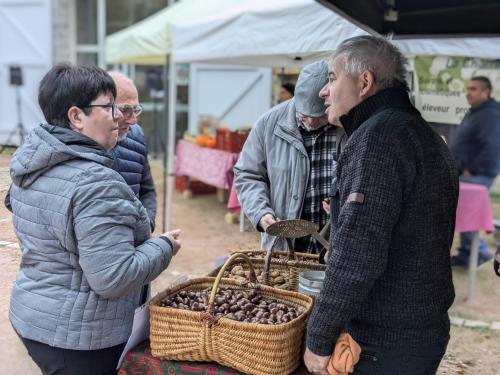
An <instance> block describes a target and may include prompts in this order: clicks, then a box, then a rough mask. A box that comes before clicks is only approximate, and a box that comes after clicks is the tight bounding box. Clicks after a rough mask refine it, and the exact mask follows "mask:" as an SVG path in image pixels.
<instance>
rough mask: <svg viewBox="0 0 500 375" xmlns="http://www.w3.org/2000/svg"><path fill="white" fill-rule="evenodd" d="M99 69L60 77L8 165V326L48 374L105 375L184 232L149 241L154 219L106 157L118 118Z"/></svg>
mask: <svg viewBox="0 0 500 375" xmlns="http://www.w3.org/2000/svg"><path fill="white" fill-rule="evenodd" d="M115 96H116V89H115V85H114V83H113V80H112V79H111V77H110V76H109V75H108V74H107V73H106V72H105V71H104V70H102V69H99V68H97V67H72V66H69V65H58V66H55V67H53V68H52V69H51V70H50V71H49V72H48V73H47V75H46V76H45V77H44V78H43V79H42V81H41V84H40V90H39V97H38V100H39V104H40V107H41V109H42V111H43V113H44V115H45V118H46V120H47V121H48V123H49V124H50V125H48V124H44V125H41V126H38V127H36V128H35V129H34V130H33V131H32V132H31V133H30V135H29V136H28V138H27V139H26V141H25V142H24V143H23V144H22V145H21V146H20V147H19V148H18V150H17V151H16V153H15V154H14V156H13V158H12V162H11V170H10V173H11V177H12V180H13V183H12V185H11V189H10V195H9V196H8V197H7V203H8V204H10V206H11V208H12V212H13V221H14V228H15V232H16V235H17V237H18V239H19V244H20V247H21V250H22V261H21V266H20V270H19V273H18V274H17V278H16V282H15V285H14V287H13V290H12V297H11V304H10V310H9V317H10V321H11V323H12V325H13V327H14V329H15V330H16V332H17V333H18V335H19V336H20V337H21V339H22V341H23V343H24V344H25V346H26V347H27V349H28V352H29V354H30V355H31V357H32V358H33V360H34V361H35V362H36V364H37V365H38V366H39V367H40V368H41V370H42V372H43V373H44V374H72V375H74V374H110V373H114V371H115V368H116V364H117V361H118V358H119V356H120V354H121V351H122V350H123V347H124V344H125V343H126V341H127V339H128V337H129V335H130V332H131V328H132V320H133V316H134V309H135V308H136V307H137V306H138V303H139V299H140V292H141V287H142V286H143V285H145V284H147V283H149V282H151V281H152V280H153V279H154V278H156V277H157V276H158V275H159V274H160V273H161V272H162V271H163V270H164V269H165V268H166V267H167V266H168V264H169V262H170V259H171V258H172V256H173V255H175V254H176V252H177V251H178V250H179V247H180V242H179V240H178V236H179V231H174V232H170V233H164V234H163V235H161V236H160V237H157V238H151V232H150V224H149V219H148V215H147V213H146V210H145V208H144V207H143V206H142V204H141V202H140V201H139V200H138V199H137V198H136V197H135V196H134V194H133V192H132V191H131V190H130V188H129V187H128V185H127V184H126V183H125V181H124V180H123V179H122V177H121V176H120V175H119V174H118V173H117V172H115V171H113V170H112V169H111V168H109V166H110V165H111V163H112V159H111V157H110V156H109V154H107V151H108V150H110V149H111V148H112V147H113V146H114V145H115V144H116V141H117V136H118V125H117V120H118V119H119V118H120V117H121V113H120V111H119V110H118V108H117V107H116V106H115V104H114V99H115Z"/></svg>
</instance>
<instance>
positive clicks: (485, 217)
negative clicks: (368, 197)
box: [227, 182, 494, 232]
mask: <svg viewBox="0 0 500 375" xmlns="http://www.w3.org/2000/svg"><path fill="white" fill-rule="evenodd" d="M227 207H228V208H229V209H231V210H233V211H235V212H236V213H238V214H239V212H240V208H241V207H240V202H239V201H238V196H237V195H236V189H235V187H234V183H233V185H232V186H231V193H230V194H229V201H228V203H227ZM456 215H457V216H456V223H455V231H456V232H473V231H485V232H492V231H493V230H494V226H493V213H492V210H491V204H490V196H489V194H488V190H487V189H486V188H485V187H484V186H482V185H475V184H468V183H465V182H460V191H459V196H458V205H457V214H456Z"/></svg>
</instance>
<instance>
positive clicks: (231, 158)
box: [175, 140, 239, 190]
mask: <svg viewBox="0 0 500 375" xmlns="http://www.w3.org/2000/svg"><path fill="white" fill-rule="evenodd" d="M238 155H239V154H238V153H232V152H227V151H221V150H215V149H212V148H206V147H200V146H197V145H195V144H194V143H191V142H187V141H184V140H180V141H179V143H178V144H177V155H176V156H177V157H176V160H175V174H176V175H177V176H189V177H194V178H196V179H198V180H200V181H203V182H204V183H206V184H208V185H212V186H215V187H218V188H221V189H227V190H229V189H230V188H231V186H232V182H233V167H234V165H235V164H236V161H237V160H238Z"/></svg>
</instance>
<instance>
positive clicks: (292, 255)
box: [264, 238, 297, 283]
mask: <svg viewBox="0 0 500 375" xmlns="http://www.w3.org/2000/svg"><path fill="white" fill-rule="evenodd" d="M286 240H287V243H288V260H289V261H295V260H297V255H296V254H295V250H293V247H292V244H291V242H292V241H291V240H290V239H289V238H287V239H286ZM272 258H273V248H272V247H271V248H270V249H268V250H267V253H266V256H265V258H264V281H265V283H267V277H268V275H269V271H270V269H271V259H272Z"/></svg>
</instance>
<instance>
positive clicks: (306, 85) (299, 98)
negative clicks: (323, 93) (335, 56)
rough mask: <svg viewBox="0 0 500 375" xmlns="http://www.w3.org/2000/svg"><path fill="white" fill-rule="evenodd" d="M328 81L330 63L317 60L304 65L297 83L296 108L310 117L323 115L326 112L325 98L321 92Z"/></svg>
mask: <svg viewBox="0 0 500 375" xmlns="http://www.w3.org/2000/svg"><path fill="white" fill-rule="evenodd" d="M327 82H328V64H327V63H326V61H316V62H313V63H312V64H309V65H306V66H304V68H302V70H301V71H300V74H299V79H298V80H297V84H296V85H295V108H296V109H297V112H299V113H302V114H303V115H305V116H308V117H321V116H323V115H324V114H325V109H326V108H325V104H324V100H323V99H321V98H320V97H319V92H320V90H321V89H322V88H323V86H325V85H326V83H327Z"/></svg>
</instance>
